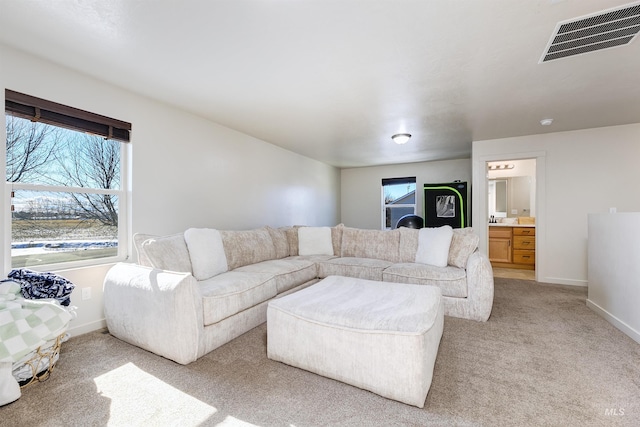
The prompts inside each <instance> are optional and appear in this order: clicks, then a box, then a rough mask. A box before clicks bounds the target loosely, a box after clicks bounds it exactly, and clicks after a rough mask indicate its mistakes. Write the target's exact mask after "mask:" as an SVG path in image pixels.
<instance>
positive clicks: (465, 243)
mask: <svg viewBox="0 0 640 427" xmlns="http://www.w3.org/2000/svg"><path fill="white" fill-rule="evenodd" d="M479 242H480V236H478V235H477V234H475V233H474V232H473V229H472V228H471V227H467V228H456V229H454V230H453V237H452V238H451V247H450V248H449V260H448V264H449V265H453V266H455V267H460V268H466V266H467V260H468V259H469V257H470V256H471V254H472V253H473V252H475V250H476V249H477V248H478V243H479Z"/></svg>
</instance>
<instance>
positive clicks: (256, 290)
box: [198, 271, 277, 326]
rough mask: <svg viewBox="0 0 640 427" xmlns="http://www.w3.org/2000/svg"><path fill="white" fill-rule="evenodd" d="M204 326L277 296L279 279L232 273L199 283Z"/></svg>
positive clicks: (257, 274)
mask: <svg viewBox="0 0 640 427" xmlns="http://www.w3.org/2000/svg"><path fill="white" fill-rule="evenodd" d="M198 285H199V286H198V287H199V289H200V294H201V295H202V310H203V312H204V325H205V326H207V325H211V324H213V323H217V322H219V321H221V320H223V319H226V318H227V317H229V316H233V315H234V314H236V313H239V312H241V311H243V310H246V309H247V308H251V307H253V306H255V305H257V304H260V303H261V302H264V301H267V300H268V299H271V298H273V297H274V296H276V294H277V290H276V279H275V278H274V277H273V275H271V274H269V273H247V272H238V271H228V272H226V273H222V274H218V275H217V276H214V277H212V278H210V279H207V280H203V281H200V282H198Z"/></svg>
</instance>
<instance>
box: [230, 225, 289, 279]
mask: <svg viewBox="0 0 640 427" xmlns="http://www.w3.org/2000/svg"><path fill="white" fill-rule="evenodd" d="M220 235H221V236H222V243H223V245H224V252H225V254H226V256H227V264H228V266H229V270H233V269H234V268H238V267H242V266H243V265H249V264H255V263H257V262H262V261H266V260H269V259H276V248H275V246H274V244H273V240H271V235H270V234H269V230H267V229H266V228H257V229H254V230H242V231H236V230H232V231H231V230H224V231H220Z"/></svg>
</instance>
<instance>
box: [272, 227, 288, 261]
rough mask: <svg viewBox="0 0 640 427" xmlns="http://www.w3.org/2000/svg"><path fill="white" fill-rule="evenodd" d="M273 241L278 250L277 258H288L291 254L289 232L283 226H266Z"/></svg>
mask: <svg viewBox="0 0 640 427" xmlns="http://www.w3.org/2000/svg"><path fill="white" fill-rule="evenodd" d="M266 228H267V230H268V231H269V235H270V236H271V240H272V241H273V247H274V248H275V250H276V259H280V258H286V257H288V256H289V240H287V233H286V232H285V231H284V229H282V228H271V227H268V226H267V227H266Z"/></svg>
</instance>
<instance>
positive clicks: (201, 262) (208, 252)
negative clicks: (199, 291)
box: [184, 228, 228, 280]
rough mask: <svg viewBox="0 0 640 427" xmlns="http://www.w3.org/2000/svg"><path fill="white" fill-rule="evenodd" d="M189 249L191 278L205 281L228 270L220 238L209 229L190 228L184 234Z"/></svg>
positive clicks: (216, 232) (218, 234)
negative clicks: (191, 269) (191, 268)
mask: <svg viewBox="0 0 640 427" xmlns="http://www.w3.org/2000/svg"><path fill="white" fill-rule="evenodd" d="M184 240H185V242H187V248H189V256H190V257H191V265H192V267H193V277H195V278H196V279H198V280H206V279H209V278H211V277H213V276H216V275H218V274H220V273H224V272H225V271H227V270H228V266H227V257H226V255H225V254H224V247H223V245H222V237H221V236H220V232H219V231H218V230H214V229H211V228H190V229H188V230H187V231H185V232H184Z"/></svg>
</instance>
